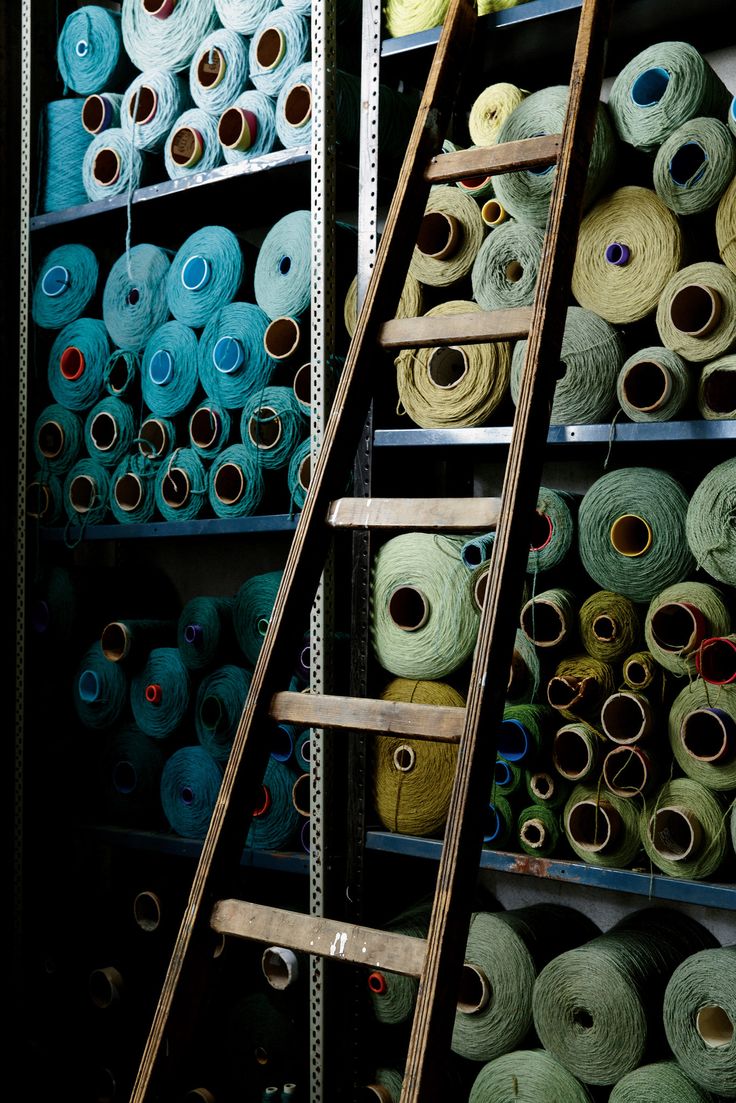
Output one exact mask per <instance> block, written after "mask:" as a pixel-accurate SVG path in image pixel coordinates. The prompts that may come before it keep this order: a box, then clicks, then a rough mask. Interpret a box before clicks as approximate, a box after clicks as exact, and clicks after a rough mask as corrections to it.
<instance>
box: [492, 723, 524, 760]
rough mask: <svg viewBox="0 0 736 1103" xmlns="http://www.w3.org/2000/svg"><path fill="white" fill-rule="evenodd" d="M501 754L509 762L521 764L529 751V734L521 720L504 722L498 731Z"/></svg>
mask: <svg viewBox="0 0 736 1103" xmlns="http://www.w3.org/2000/svg"><path fill="white" fill-rule="evenodd" d="M498 750H499V754H501V756H502V757H503V758H505V759H506V761H507V762H521V760H522V759H523V758H524V757H525V756H526V755H527V753H528V751H529V733H528V732H527V730H526V728H525V727H524V725H523V724H522V723H521V721H520V720H514V719H512V718H509V719H508V720H502V721H501V724H500V727H499V729H498Z"/></svg>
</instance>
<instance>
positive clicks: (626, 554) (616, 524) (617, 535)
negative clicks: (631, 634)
mask: <svg viewBox="0 0 736 1103" xmlns="http://www.w3.org/2000/svg"><path fill="white" fill-rule="evenodd" d="M687 512H688V499H687V496H686V494H685V491H684V490H683V488H682V486H681V485H680V484H679V483H678V482H677V481H676V480H675V479H673V478H672V476H671V475H669V474H667V472H665V471H660V470H658V469H656V468H651V467H629V468H622V469H620V470H618V471H610V472H608V473H607V474H606V475H602V476H601V478H600V479H597V480H596V481H595V482H594V483H593V484H592V485H591V486H590V487H589V489H588V490H587V492H586V493H585V495H584V496H583V500H582V502H581V503H580V510H579V513H578V550H579V553H580V558H581V560H582V563H583V566H584V567H585V569H586V571H587V572H588V574H589V575H590V577H591V578H592V579H593V580H594V581H595V582H597V583H598V585H599V586H600V587H601V588H602V589H606V590H613V591H614V592H615V593H617V594H623V596H624V597H628V598H630V599H631V600H632V601H636V602H643V601H651V599H652V598H653V597H655V595H656V594H658V593H660V592H661V590H663V589H665V588H666V587H667V586H671V585H674V583H676V582H680V581H681V580H682V579H684V578H686V577H687V575H688V574H689V573H690V571H691V570H692V567H693V565H694V557H693V554H692V552H691V550H690V548H689V547H688V542H687V540H686V538H685V518H686V515H687Z"/></svg>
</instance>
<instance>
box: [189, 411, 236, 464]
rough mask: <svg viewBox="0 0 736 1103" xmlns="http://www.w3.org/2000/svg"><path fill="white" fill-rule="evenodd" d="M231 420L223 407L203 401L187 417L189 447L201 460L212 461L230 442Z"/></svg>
mask: <svg viewBox="0 0 736 1103" xmlns="http://www.w3.org/2000/svg"><path fill="white" fill-rule="evenodd" d="M231 434H232V418H231V417H230V414H229V413H228V411H227V410H226V409H225V408H224V407H223V406H218V405H217V403H216V402H210V401H209V400H208V399H205V400H204V401H203V402H200V403H199V405H198V406H196V407H195V408H194V410H192V412H191V414H190V416H189V446H190V447H191V448H193V449H194V451H195V452H196V453H197V454H198V455H199V456H201V457H202V459H203V460H205V461H206V460H211V459H214V457H215V456H217V455H219V453H220V452H222V451H223V450H224V449H225V448H227V446H228V443H229V442H230V437H231Z"/></svg>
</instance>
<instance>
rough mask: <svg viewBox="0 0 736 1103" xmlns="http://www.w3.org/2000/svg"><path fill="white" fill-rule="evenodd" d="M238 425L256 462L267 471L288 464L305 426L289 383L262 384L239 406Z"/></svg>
mask: <svg viewBox="0 0 736 1103" xmlns="http://www.w3.org/2000/svg"><path fill="white" fill-rule="evenodd" d="M240 428H241V437H242V440H243V444H244V446H245V447H246V448H247V449H248V450H250V451H251V452H252V454H253V459H254V461H255V463H256V465H257V466H258V467H260V468H263V469H266V470H269V471H271V470H278V469H280V468H283V467H287V466H288V464H289V460H290V459H291V456H292V454H293V452H294V449H295V448H296V446H297V445H298V444H299V443H300V442H301V440H302V439H303V437H304V435H305V433H306V432H307V429H308V426H307V423H306V419H305V417H304V413H303V411H302V407H301V406H300V404H299V402H298V401H297V398H296V395H295V394H294V391H293V390H292V388H291V387H264V388H263V390H262V391H259V392H258V393H257V394H255V395H253V396H252V398H251V399H250V401H249V402H247V403H246V405H245V406H244V407H243V411H242V414H241V421H240Z"/></svg>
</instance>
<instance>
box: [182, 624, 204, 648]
mask: <svg viewBox="0 0 736 1103" xmlns="http://www.w3.org/2000/svg"><path fill="white" fill-rule="evenodd" d="M203 637H204V630H203V628H202V625H201V624H187V625H186V626H185V628H184V639H185V640H186V642H187V643H189V644H191V645H192V646H193V647H199V646H200V644H201V643H202V639H203Z"/></svg>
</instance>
